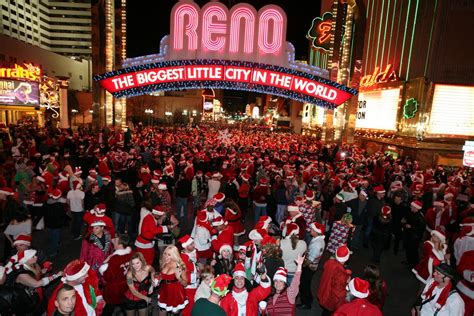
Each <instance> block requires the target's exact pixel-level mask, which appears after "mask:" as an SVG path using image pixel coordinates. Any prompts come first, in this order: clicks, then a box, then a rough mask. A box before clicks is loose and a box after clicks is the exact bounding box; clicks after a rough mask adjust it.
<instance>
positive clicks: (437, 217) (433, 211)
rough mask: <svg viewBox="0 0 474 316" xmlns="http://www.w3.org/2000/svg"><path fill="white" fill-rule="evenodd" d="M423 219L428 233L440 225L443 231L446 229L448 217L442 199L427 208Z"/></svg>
mask: <svg viewBox="0 0 474 316" xmlns="http://www.w3.org/2000/svg"><path fill="white" fill-rule="evenodd" d="M425 221H426V230H427V231H428V233H431V231H432V230H434V229H436V228H439V227H441V228H442V229H443V231H446V228H447V227H448V225H449V222H450V217H449V213H448V212H447V210H446V207H445V203H444V201H435V202H434V203H433V207H430V208H428V210H427V211H426V214H425Z"/></svg>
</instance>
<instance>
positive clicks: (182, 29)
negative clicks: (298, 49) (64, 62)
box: [94, 0, 357, 109]
mask: <svg viewBox="0 0 474 316" xmlns="http://www.w3.org/2000/svg"><path fill="white" fill-rule="evenodd" d="M286 23H287V18H286V14H285V12H284V11H283V10H282V9H281V8H280V7H278V6H275V5H267V6H264V7H262V8H261V9H260V10H259V11H258V12H257V11H256V9H255V8H254V7H253V6H251V5H250V4H246V3H239V4H237V5H235V6H233V7H232V8H231V9H230V10H229V9H228V8H227V7H226V6H225V5H224V4H222V3H219V2H209V3H207V4H205V5H204V6H203V7H202V8H200V7H199V6H198V5H197V4H196V3H195V2H194V1H192V0H181V1H179V2H178V3H177V4H176V5H175V6H174V7H173V9H172V10H171V23H170V24H171V27H170V29H171V32H170V33H171V34H170V35H167V36H165V37H164V38H163V39H162V40H161V43H160V52H159V54H155V55H148V56H143V57H137V58H130V59H127V60H125V61H124V62H123V64H122V66H123V69H120V70H116V71H113V72H108V73H105V74H102V75H97V76H95V78H94V79H95V80H97V81H99V82H100V84H101V85H102V87H104V88H105V89H106V90H107V91H109V92H110V93H112V95H113V96H114V97H117V98H120V97H131V96H136V95H142V94H148V93H151V92H155V91H170V90H182V89H202V88H217V89H234V90H247V91H255V92H260V93H268V94H273V95H278V96H282V97H286V98H291V99H295V100H297V101H301V102H307V103H313V104H316V105H319V106H322V107H325V108H329V109H333V108H335V107H337V106H338V105H340V104H342V103H344V102H345V101H347V100H348V99H350V98H351V97H352V96H353V95H356V94H357V91H356V90H354V89H351V88H348V87H346V86H343V85H340V84H338V83H335V82H332V81H330V80H328V79H327V78H328V77H329V73H328V71H327V70H325V69H321V68H317V67H313V66H309V65H307V64H304V63H301V62H297V61H295V55H294V47H293V45H292V44H291V43H289V42H286V41H285V38H286Z"/></svg>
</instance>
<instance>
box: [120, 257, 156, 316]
mask: <svg viewBox="0 0 474 316" xmlns="http://www.w3.org/2000/svg"><path fill="white" fill-rule="evenodd" d="M154 274H155V269H153V267H152V266H150V265H147V264H146V261H145V258H144V257H143V254H142V253H140V252H136V253H134V254H133V255H132V257H131V259H130V263H129V269H128V272H127V285H128V290H127V292H125V300H124V304H123V307H124V309H125V311H126V315H127V316H134V315H135V312H138V316H145V315H147V314H148V304H150V302H151V298H150V297H149V296H148V295H150V294H151V293H152V292H153V286H152V278H153V276H154Z"/></svg>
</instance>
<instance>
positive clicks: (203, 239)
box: [192, 210, 214, 262]
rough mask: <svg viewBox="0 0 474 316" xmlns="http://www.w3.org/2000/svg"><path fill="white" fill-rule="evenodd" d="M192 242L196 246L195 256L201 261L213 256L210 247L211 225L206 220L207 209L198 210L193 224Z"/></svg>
mask: <svg viewBox="0 0 474 316" xmlns="http://www.w3.org/2000/svg"><path fill="white" fill-rule="evenodd" d="M194 227H195V230H194V235H193V234H192V236H193V237H194V243H195V247H196V252H197V257H198V258H199V261H201V262H203V261H206V260H207V259H211V258H212V256H213V252H212V247H211V235H212V232H213V230H214V229H213V228H212V226H211V225H210V224H209V222H208V221H207V211H206V210H202V211H199V212H198V214H197V216H196V224H195V225H194Z"/></svg>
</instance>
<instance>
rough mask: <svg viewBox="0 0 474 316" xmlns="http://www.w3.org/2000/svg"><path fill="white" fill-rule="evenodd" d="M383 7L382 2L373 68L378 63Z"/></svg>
mask: <svg viewBox="0 0 474 316" xmlns="http://www.w3.org/2000/svg"><path fill="white" fill-rule="evenodd" d="M384 6H385V0H382V11H381V12H380V23H379V36H378V39H377V53H376V54H375V64H374V67H377V64H378V61H379V48H380V34H381V33H382V21H383V19H382V16H383V7H384Z"/></svg>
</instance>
